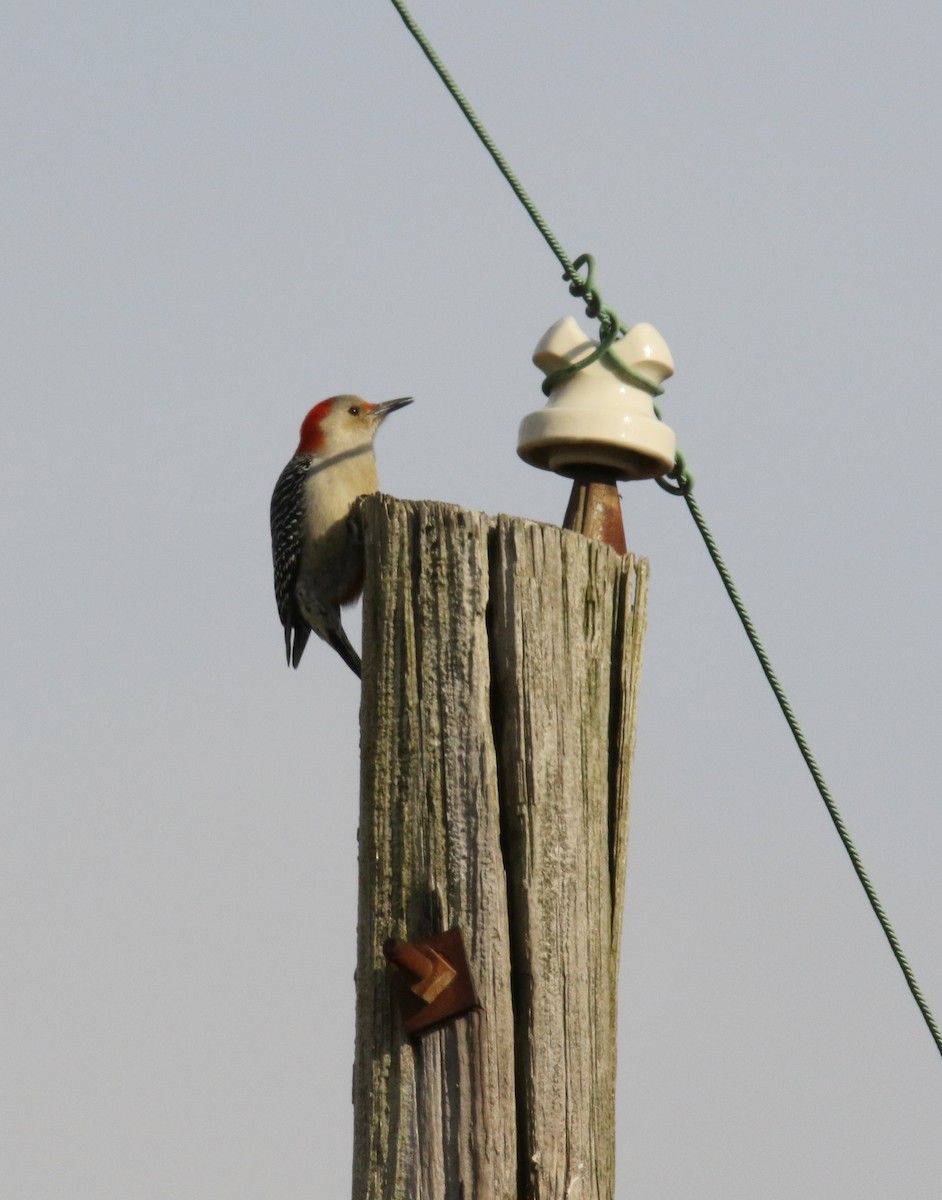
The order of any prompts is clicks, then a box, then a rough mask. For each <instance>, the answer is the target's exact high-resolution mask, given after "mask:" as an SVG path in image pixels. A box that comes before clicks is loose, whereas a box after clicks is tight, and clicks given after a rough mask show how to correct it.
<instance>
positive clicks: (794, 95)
mask: <svg viewBox="0 0 942 1200" xmlns="http://www.w3.org/2000/svg"><path fill="white" fill-rule="evenodd" d="M413 12H414V14H415V16H416V17H417V19H418V20H419V21H420V22H422V24H423V25H424V26H425V28H426V31H427V33H428V34H429V36H430V37H431V39H432V40H433V42H434V43H435V45H436V46H437V48H438V50H439V51H440V53H441V54H442V55H443V57H444V59H445V61H446V62H447V63H448V65H449V66H450V67H451V69H452V71H453V73H454V74H455V76H456V77H457V79H458V82H459V84H461V85H462V86H463V87H464V89H465V90H466V92H467V93H468V95H469V97H470V98H471V100H472V103H474V104H475V106H476V107H477V109H478V111H479V113H480V115H481V117H482V118H483V120H484V121H485V122H486V123H487V124H488V126H489V128H490V130H491V132H492V133H493V135H494V136H495V138H496V139H497V141H498V143H499V144H500V145H501V147H502V148H503V150H504V152H505V153H506V154H507V156H508V158H509V159H510V161H511V163H512V164H513V165H514V166H515V167H516V169H517V171H518V172H519V174H520V176H521V178H522V179H523V182H524V184H525V186H526V187H527V188H528V189H529V190H530V192H531V194H532V195H533V197H534V198H535V200H536V201H537V203H538V204H539V205H540V207H541V208H542V210H543V212H544V214H545V216H546V217H547V219H548V220H549V222H550V224H551V225H552V226H553V228H554V229H555V231H556V233H557V234H558V236H559V237H560V239H561V241H562V243H563V244H564V246H565V247H566V248H567V250H568V252H569V253H570V255H572V256H573V257H574V256H576V255H577V254H579V253H581V252H582V251H586V250H588V251H591V252H593V253H594V254H595V255H596V256H597V258H598V262H599V272H600V278H599V282H600V286H601V289H602V292H603V294H604V296H605V299H606V300H607V301H609V302H610V303H612V304H614V305H615V306H616V307H617V308H618V310H619V312H620V314H621V316H622V318H623V319H624V320H625V321H626V322H628V323H629V324H630V323H634V322H636V321H639V320H647V321H651V322H653V323H654V324H655V325H656V326H657V327H658V328H659V329H660V330H661V332H662V333H663V335H664V336H665V338H666V339H667V341H668V343H669V345H670V347H671V349H672V351H673V354H674V358H675V360H676V364H677V374H676V376H675V378H674V379H673V380H672V381H671V382H670V383H669V385H668V390H667V395H666V396H665V398H664V409H665V415H666V417H667V420H668V421H669V423H670V424H671V425H672V426H673V428H674V429H675V430H676V431H677V434H678V438H679V441H680V444H681V446H682V447H683V448H684V450H685V452H686V453H687V456H688V459H689V462H690V464H691V467H692V469H693V471H694V473H695V475H696V478H697V494H698V496H699V499H700V503H701V506H702V507H703V509H704V511H705V513H706V515H707V517H708V519H709V520H710V522H711V523H712V525H713V528H714V531H715V533H716V536H717V538H718V540H719V543H720V545H721V548H722V549H723V551H724V553H725V554H726V556H727V558H728V561H729V563H730V565H731V567H732V569H733V572H734V574H735V576H736V578H737V580H738V582H739V585H740V587H741V589H742V591H743V593H744V595H745V597H746V600H747V602H748V603H749V605H750V607H751V610H752V612H753V615H754V618H755V620H756V622H757V624H758V626H759V629H760V632H761V633H762V635H763V637H764V638H765V640H766V643H767V645H768V648H769V651H770V653H771V655H772V657H773V660H774V662H775V663H776V666H777V668H778V670H779V673H780V675H781V677H782V680H783V682H784V683H785V686H786V688H787V689H788V690H789V692H790V694H791V696H792V699H793V702H794V705H795V707H796V709H797V711H798V714H799V717H800V719H801V720H802V721H803V723H804V725H805V727H806V730H807V733H808V736H809V738H810V741H811V744H812V747H813V749H814V751H815V753H816V754H817V756H818V758H819V760H820V762H821V764H822V767H823V768H824V770H825V773H826V774H827V776H828V778H829V780H830V782H831V785H832V789H833V791H834V793H835V796H836V797H837V800H838V803H839V804H840V806H841V808H842V810H843V812H844V815H845V818H846V820H847V823H848V825H849V827H850V829H851V832H852V833H853V835H854V836H855V838H856V840H857V842H858V845H859V848H860V850H861V853H862V854H863V857H864V860H865V862H866V863H867V864H868V866H869V868H870V870H871V873H872V876H873V878H874V880H875V882H876V884H877V886H878V888H879V890H880V892H881V895H882V897H883V899H884V902H885V904H886V907H887V909H888V911H889V913H890V916H891V918H892V919H893V921H894V922H895V924H896V926H897V930H898V933H899V935H900V938H901V940H902V943H903V946H904V948H905V949H906V950H907V952H908V954H909V957H910V959H911V962H912V964H913V967H914V968H915V970H916V972H917V975H918V976H919V978H920V980H921V982H922V984H923V987H924V989H925V992H926V994H927V997H928V999H929V1001H930V1003H931V1004H933V1005H934V1007H935V1010H936V1013H937V1015H938V1016H940V1017H942V952H940V951H942V945H940V944H942V937H940V934H942V922H940V912H942V885H940V877H939V860H940V853H942V806H940V803H939V775H940V770H939V757H938V743H939V732H938V730H939V726H940V716H942V711H940V710H942V704H940V699H939V689H938V685H937V680H938V678H939V675H940V668H942V661H940V660H942V639H940V637H939V634H938V624H939V621H938V613H939V587H940V577H942V572H940V567H939V550H938V529H939V523H940V510H942V502H940V499H939V492H938V488H937V481H936V479H935V476H934V473H933V472H934V469H935V468H934V466H933V462H934V453H935V449H936V447H937V445H938V443H939V440H940V435H942V417H940V412H939V401H938V390H939V387H938V370H937V358H938V355H937V350H936V347H937V345H938V326H939V318H940V310H942V304H940V301H942V239H940V231H939V212H940V207H942V204H940V201H942V168H940V164H939V111H940V102H942V82H940V78H942V77H940V72H939V62H940V58H942V55H940V50H942V44H940V43H942V9H940V8H939V5H938V3H937V2H935V0H932V2H930V0H925V2H916V0H895V2H894V3H893V4H890V3H888V2H884V0H855V2H854V3H849V2H842V3H838V2H836V0H815V3H809V2H807V0H795V2H793V3H791V4H788V5H784V4H782V5H769V4H758V3H754V2H753V3H744V2H739V3H735V2H732V0H717V2H716V3H714V4H710V5H706V4H693V3H690V2H689V0H688V2H687V3H676V2H674V3H671V2H666V3H662V4H659V5H636V4H631V3H625V2H621V3H615V2H614V0H600V2H597V3H593V4H584V3H577V2H576V0H544V2H542V3H539V4H536V3H522V2H517V3H507V2H506V0H503V2H501V3H498V2H496V0H481V2H480V3H476V4H473V5H468V4H461V5H459V4H454V3H452V4H437V5H436V4H432V3H430V2H429V0H416V3H415V5H414V8H413ZM3 25H4V30H3V36H2V40H0V56H2V64H0V92H2V104H0V112H2V117H0V122H2V139H3V141H2V146H3V163H4V169H3V172H2V179H0V189H2V193H3V200H2V208H3V213H4V218H5V220H4V241H5V246H4V254H3V261H4V270H3V285H2V295H3V306H4V307H3V325H4V329H5V331H6V334H7V341H8V350H7V353H6V354H5V355H4V356H3V363H2V367H0V370H2V384H3V394H4V397H5V399H4V404H5V413H6V419H5V420H4V422H3V432H2V445H0V489H2V505H0V530H2V547H3V562H4V569H3V572H2V576H0V606H2V607H0V621H2V629H3V635H2V638H3V651H2V654H3V658H2V694H3V700H4V710H5V711H4V719H3V725H2V728H3V735H2V736H3V748H2V763H3V768H2V770H3V777H4V786H3V791H4V803H3V806H2V809H0V822H2V827H0V857H2V863H0V872H2V873H0V879H2V890H3V899H2V908H0V912H2V916H0V921H2V959H3V964H4V970H3V974H4V977H5V979H4V987H3V990H2V996H0V1006H2V1011H0V1047H2V1050H0V1055H2V1058H0V1061H2V1071H0V1076H2V1081H3V1082H2V1085H0V1087H2V1092H3V1101H4V1105H5V1107H6V1109H7V1113H6V1117H5V1120H4V1134H3V1141H4V1147H3V1153H2V1156H0V1157H2V1163H3V1165H2V1167H0V1172H2V1176H3V1181H2V1183H0V1192H2V1194H3V1195H4V1196H9V1197H11V1200H129V1198H131V1197H133V1198H134V1200H171V1198H172V1200H211V1198H215V1197H219V1198H220V1200H257V1198H259V1197H265V1200H302V1198H305V1197H318V1198H320V1197H333V1196H345V1195H348V1194H349V1181H350V1155H351V1128H352V1122H351V1111H350V1074H351V1062H352V1056H353V1003H354V992H353V980H352V975H353V966H354V934H355V921H356V913H355V894H356V823H357V814H356V809H357V778H358V747H357V735H358V731H357V714H358V693H357V686H356V683H355V680H354V678H353V676H352V675H351V674H350V673H349V672H348V671H347V669H346V668H345V667H344V666H343V665H342V663H341V662H340V661H339V659H337V658H336V656H334V655H333V654H332V653H331V652H330V651H328V650H327V649H326V647H323V646H321V645H319V644H318V645H313V644H312V645H311V647H310V648H309V649H308V652H307V655H306V657H305V660H304V662H303V664H302V668H301V669H300V670H299V671H298V672H296V673H294V672H289V671H288V670H287V669H286V668H285V665H284V659H283V647H282V638H281V629H280V626H279V624H278V621H277V616H276V613H275V607H274V600H273V597H272V593H271V579H270V562H269V545H268V528H267V520H268V517H267V509H268V500H269V496H270V493H271V488H272V485H273V483H274V480H275V478H276V476H277V474H278V472H279V470H280V469H281V467H282V466H283V464H284V462H285V460H286V459H287V457H288V456H289V455H290V453H291V452H292V450H293V448H294V444H295V439H296V435H297V427H298V424H299V423H300V420H301V417H302V416H303V414H304V412H305V411H306V410H307V408H308V407H309V406H310V405H311V404H313V403H314V402H315V401H316V400H319V399H321V398H323V397H324V396H327V395H330V394H331V393H333V392H336V391H348V390H349V391H358V392H361V393H362V394H364V395H365V396H367V397H368V398H370V399H373V400H380V399H385V398H388V397H392V396H399V395H403V394H411V395H413V396H415V398H416V403H415V404H414V405H413V406H412V407H411V408H410V409H408V410H407V411H406V412H404V413H403V414H402V415H401V416H397V417H396V419H395V421H394V422H393V421H391V422H390V423H389V425H388V426H387V427H386V428H385V429H384V430H383V432H382V434H381V437H380V443H379V451H380V468H381V477H382V479H383V482H384V485H385V487H386V488H387V489H388V490H390V491H392V492H394V493H396V494H398V495H402V496H408V497H415V498H419V497H422V498H435V499H441V500H447V501H453V502H456V503H459V504H463V505H466V506H467V507H471V508H479V509H484V510H487V511H489V512H497V511H505V512H511V513H517V514H520V515H524V516H527V517H532V518H536V519H538V520H546V521H553V522H557V521H559V520H560V519H561V517H562V513H563V511H564V508H565V504H566V499H567V494H568V485H567V484H566V483H565V482H564V481H562V480H560V479H558V478H556V477H555V476H552V475H548V474H544V473H541V472H537V471H534V470H532V469H531V468H528V467H525V466H524V465H523V464H522V463H520V462H519V461H518V459H517V458H516V454H515V445H516V432H517V427H518V424H519V422H520V420H521V418H522V417H523V416H524V415H525V414H526V413H527V412H529V411H531V410H532V409H534V408H536V407H537V406H538V405H539V404H541V403H542V394H541V392H540V390H539V382H540V376H539V374H538V372H537V371H536V370H535V368H534V367H533V366H532V365H531V364H530V355H531V352H532V350H533V346H534V345H535V343H536V341H537V339H538V338H539V337H540V336H541V335H542V333H543V332H544V330H545V329H546V328H547V326H549V325H550V324H551V323H552V322H553V321H555V320H556V319H557V318H558V317H560V316H563V315H565V314H567V313H572V314H573V315H576V316H577V317H580V318H581V311H580V309H579V307H578V306H577V305H576V304H575V303H574V302H573V301H572V300H571V298H570V297H569V296H568V294H567V292H566V289H565V287H564V285H563V284H562V282H561V280H560V278H559V270H558V267H557V264H556V261H555V259H554V258H553V257H552V256H551V254H550V252H549V251H548V250H547V248H546V247H545V246H544V244H543V242H542V240H541V239H540V238H539V236H538V234H537V233H536V231H535V230H534V229H533V228H532V226H531V225H530V223H529V221H528V219H527V218H526V216H525V215H524V213H523V211H522V209H520V207H519V206H518V205H517V203H516V201H515V200H514V198H513V196H512V194H511V193H510V191H509V189H508V188H507V187H506V185H505V184H504V182H503V181H502V180H501V179H500V177H499V175H498V174H497V172H496V170H495V169H494V167H493V166H492V164H491V162H490V160H489V159H488V157H487V156H486V154H485V152H484V151H483V149H482V148H481V146H480V145H479V144H478V142H477V141H476V139H475V138H474V136H473V135H472V133H471V132H470V130H469V129H468V128H467V126H466V125H465V123H464V121H463V119H462V118H461V116H460V114H459V113H458V111H457V109H456V108H455V106H454V104H453V102H452V101H451V100H450V98H449V97H448V96H447V95H446V93H445V92H444V90H443V88H442V86H441V84H440V83H439V82H438V80H437V79H436V78H435V77H434V75H433V73H432V72H431V69H430V68H429V67H428V65H427V63H426V62H425V60H424V58H423V57H422V56H421V54H420V52H419V51H418V48H417V47H416V46H415V44H414V43H413V42H412V40H411V38H410V37H409V36H408V34H407V33H406V31H405V29H404V27H403V26H402V24H401V22H400V20H399V18H398V17H397V16H396V14H395V12H394V10H393V9H392V7H391V6H390V5H388V4H386V3H384V2H382V0H371V2H369V3H358V4H355V5H354V4H348V5H340V4H330V5H327V4H323V3H321V4H318V3H313V4H311V3H308V4H293V5H287V4H286V5H268V6H258V5H251V4H246V3H241V2H237V3H227V4H221V3H216V2H213V0H211V2H209V3H205V4H201V5H192V4H185V5H184V4H180V3H177V2H176V0H171V2H170V3H168V4H166V5H163V6H161V7H159V8H156V7H153V6H144V5H130V6H124V7H123V8H122V7H117V6H115V5H105V4H102V3H100V2H99V0H89V2H87V3H84V4H81V5H74V4H64V3H61V0H51V2H49V3H37V2H36V0H30V2H29V3H25V2H24V0H12V3H11V4H10V5H9V6H8V7H7V11H6V16H5V18H4V21H3ZM624 497H625V512H626V520H627V525H628V534H629V541H630V544H631V546H632V547H633V548H634V549H635V550H637V551H639V552H641V553H643V554H645V555H647V556H648V557H649V558H650V559H651V562H652V573H653V582H652V593H651V613H650V627H649V636H648V641H647V647H646V660H645V677H644V687H643V694H642V709H641V718H640V730H639V750H638V762H637V770H636V776H635V799H634V809H633V815H632V844H631V850H630V859H629V888H628V908H627V915H626V925H625V945H624V951H623V962H624V972H623V979H622V991H621V1036H620V1061H619V1186H618V1200H690V1198H691V1197H696V1198H697V1200H755V1197H762V1198H763V1200H792V1198H795V1197H801V1198H802V1200H818V1198H820V1200H851V1198H853V1200H887V1198H888V1197H896V1196H906V1197H907V1198H908V1200H937V1197H938V1196H939V1194H940V1187H942V1139H940V1137H939V1129H940V1126H942V1063H940V1061H939V1056H938V1054H937V1052H936V1050H935V1048H934V1047H933V1044H932V1041H931V1039H930V1037H929V1035H928V1033H927V1031H926V1029H925V1027H924V1025H923V1023H922V1020H921V1018H920V1016H919V1013H918V1011H917V1010H916V1008H915V1006H914V1004H913V1003H912V1000H911V998H910V997H909V994H908V992H907V990H906V987H905V984H904V982H903V980H902V977H901V976H900V975H899V972H898V970H897V968H896V966H895V964H894V962H893V960H892V958H891V956H890V953H889V950H888V948H887V947H886V945H885V942H884V940H883V936H882V934H881V933H880V930H879V928H878V926H877V924H876V921H875V919H874V918H873V915H872V914H871V912H870V910H869V908H868V906H867V903H866V900H865V898H864V896H863V893H862V892H861V891H860V888H859V886H858V884H857V882H856V880H855V878H854V877H853V874H852V871H851V868H850V865H849V863H848V862H847V860H846V858H845V856H844V852H843V850H842V849H841V847H840V844H839V842H838V840H837V837H836V835H835V833H834V831H833V829H832V828H831V826H830V823H829V821H828V818H827V816H826V814H825V813H824V810H823V808H822V806H821V804H820V801H819V800H818V798H817V795H816V793H815V792H814V790H813V786H812V784H811V782H810V780H809V779H808V778H807V776H806V775H805V773H804V770H803V767H802V765H801V763H800V760H799V757H798V754H797V751H796V750H795V748H794V746H793V744H792V743H791V740H790V737H789V735H788V733H787V730H786V729H785V727H784V724H783V722H782V720H781V717H780V715H779V713H778V710H777V707H776V705H775V702H774V700H773V699H772V697H771V695H770V694H769V693H768V690H767V688H766V686H765V684H764V682H763V680H762V679H761V676H760V674H759V670H758V667H757V665H756V664H755V663H754V661H753V659H752V657H751V651H750V650H749V649H748V646H747V645H746V642H745V638H744V636H743V634H742V631H741V630H740V628H739V627H738V624H737V622H736V620H735V617H734V615H733V613H732V610H731V609H730V607H729V605H728V602H727V600H726V598H725V595H724V593H723V591H722V588H721V585H720V583H719V581H718V579H717V578H716V576H715V574H714V573H713V570H712V567H711V566H710V564H709V561H708V559H707V556H706V553H705V551H704V549H703V547H702V545H701V543H700V542H699V539H698V536H697V534H696V531H695V529H694V527H693V525H692V523H691V522H690V520H689V517H688V516H687V513H686V510H685V508H684V506H683V504H682V503H681V502H680V501H677V500H674V499H671V498H670V497H668V496H666V495H665V494H664V493H662V492H661V491H660V490H659V489H657V488H656V487H655V486H654V485H653V484H631V485H627V486H626V487H625V488H624ZM350 628H351V635H352V637H353V638H354V640H355V641H358V640H359V631H358V623H357V619H356V617H354V618H353V620H352V621H351V622H350Z"/></svg>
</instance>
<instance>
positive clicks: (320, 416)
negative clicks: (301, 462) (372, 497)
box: [295, 396, 412, 455]
mask: <svg viewBox="0 0 942 1200" xmlns="http://www.w3.org/2000/svg"><path fill="white" fill-rule="evenodd" d="M411 403H412V397H411V396H402V397H400V398H399V399H398V400H386V401H385V402H384V403H382V404H370V402H369V401H368V400H363V399H362V398H361V397H360V396H331V397H330V399H329V400H322V401H321V402H320V404H315V405H314V407H313V408H312V409H311V411H310V412H309V413H308V414H307V416H306V417H305V418H304V420H303V421H302V423H301V438H300V441H299V442H298V448H297V450H296V451H295V453H296V454H325V455H327V454H330V455H333V454H342V453H343V452H344V451H351V450H359V449H361V448H363V447H365V446H369V445H370V444H371V443H372V441H373V438H374V437H375V436H376V431H377V429H379V427H380V425H381V424H382V423H383V421H384V419H385V418H386V417H388V416H389V414H390V413H391V412H395V411H396V409H397V408H404V407H405V405H407V404H411Z"/></svg>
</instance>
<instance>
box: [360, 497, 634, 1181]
mask: <svg viewBox="0 0 942 1200" xmlns="http://www.w3.org/2000/svg"><path fill="white" fill-rule="evenodd" d="M361 520H362V524H363V529H364V545H365V556H366V569H367V571H366V574H367V585H366V590H365V594H364V616H363V645H364V654H363V662H364V672H363V679H364V683H363V698H362V709H361V737H362V745H361V760H362V779H361V817H360V916H359V932H358V967H357V1052H356V1062H355V1068H354V1110H355V1118H354V1119H355V1147H354V1189H353V1195H354V1198H355V1200H380V1198H382V1200H406V1198H408V1200H530V1198H531V1197H532V1198H537V1197H538V1198H539V1200H611V1197H612V1195H613V1188H614V1080H615V1015H616V979H617V964H618V941H619V931H620V916H621V907H622V902H623V895H624V872H625V854H626V845H627V822H628V785H629V778H630V760H631V754H632V750H633V737H634V715H635V705H636V696H637V684H638V671H639V668H640V657H641V639H642V637H643V627H644V595H645V580H646V574H645V571H644V569H643V566H642V568H637V567H636V565H635V562H634V560H633V559H632V558H630V557H627V558H626V557H621V556H619V555H617V554H615V553H614V552H613V551H611V550H609V549H608V548H607V547H605V546H602V545H600V544H598V543H595V542H589V541H587V540H586V539H585V538H583V537H581V536H580V535H578V534H574V533H568V532H564V531H562V530H560V529H556V528H555V527H549V526H541V525H536V524H534V523H532V522H527V521H521V520H511V519H510V518H506V517H500V518H496V519H494V518H488V517H485V516H483V515H481V514H479V513H469V512H466V511H464V510H461V509H457V508H453V507H450V506H447V505H442V504H432V503H407V502H403V501H394V500H391V499H390V498H388V497H384V496H374V497H368V498H366V499H364V501H363V502H362V504H361ZM452 925H459V926H461V928H462V930H463V932H464V936H465V944H466V947H467V950H468V956H469V960H470V963H471V969H472V973H473V975H474V978H475V982H476V985H477V990H478V995H479V999H480V1001H481V1006H482V1007H481V1011H480V1012H477V1013H473V1014H472V1015H470V1016H468V1017H464V1018H461V1019H460V1020H458V1021H456V1022H453V1023H451V1024H449V1025H447V1026H445V1027H444V1028H442V1029H440V1030H437V1031H433V1032H431V1033H429V1034H426V1035H425V1036H424V1037H422V1038H420V1039H418V1040H417V1041H415V1042H414V1043H410V1042H409V1041H407V1040H406V1039H405V1038H404V1036H403V1035H402V1033H401V1025H400V1020H399V1014H398V1011H397V1008H396V1004H395V1000H394V999H393V994H392V990H391V988H390V985H389V979H388V972H387V968H386V966H385V964H384V960H383V957H382V953H381V947H382V943H383V941H384V940H385V938H386V937H388V936H390V935H395V936H400V937H404V938H416V937H421V936H422V935H423V934H427V933H431V932H434V931H435V930H436V929H437V928H448V927H449V926H452Z"/></svg>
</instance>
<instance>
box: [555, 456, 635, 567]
mask: <svg viewBox="0 0 942 1200" xmlns="http://www.w3.org/2000/svg"><path fill="white" fill-rule="evenodd" d="M573 478H574V480H575V482H574V483H573V485H572V495H571V496H570V497H569V507H568V508H567V509H566V516H565V519H564V521H563V528H564V529H574V530H575V531H576V532H577V533H581V534H583V535H584V536H585V537H587V538H594V539H595V540H596V541H599V542H605V543H606V544H607V545H609V546H611V547H612V549H613V550H615V551H617V552H618V553H619V554H625V553H626V545H625V526H624V523H623V521H622V515H621V500H620V498H619V495H618V478H619V477H618V475H616V473H615V472H614V471H609V470H607V469H606V468H605V467H579V468H573Z"/></svg>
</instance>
